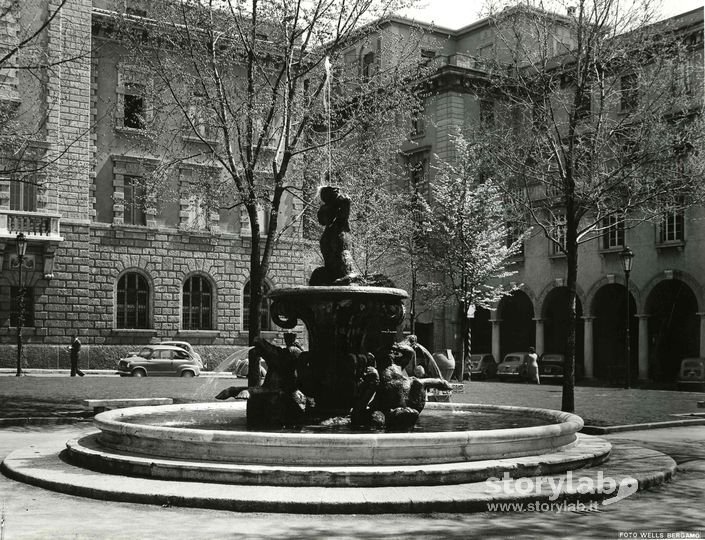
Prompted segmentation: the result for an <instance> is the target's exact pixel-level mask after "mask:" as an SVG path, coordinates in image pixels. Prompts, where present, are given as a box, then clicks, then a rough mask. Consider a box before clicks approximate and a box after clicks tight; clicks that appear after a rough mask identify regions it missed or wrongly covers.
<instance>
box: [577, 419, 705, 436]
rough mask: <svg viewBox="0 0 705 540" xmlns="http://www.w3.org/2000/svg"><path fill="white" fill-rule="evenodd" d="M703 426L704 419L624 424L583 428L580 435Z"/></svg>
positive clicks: (704, 423)
mask: <svg viewBox="0 0 705 540" xmlns="http://www.w3.org/2000/svg"><path fill="white" fill-rule="evenodd" d="M689 426H705V418H696V419H693V420H668V421H665V422H649V423H647V424H625V425H623V426H584V427H583V429H582V430H580V433H585V434H586V435H607V434H608V433H621V432H623V431H641V430H644V429H663V428H671V427H689Z"/></svg>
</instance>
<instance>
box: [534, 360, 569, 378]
mask: <svg viewBox="0 0 705 540" xmlns="http://www.w3.org/2000/svg"><path fill="white" fill-rule="evenodd" d="M564 365H565V355H562V354H557V353H543V354H542V355H541V358H539V379H540V380H541V382H544V381H545V382H552V381H558V382H561V381H563V366H564Z"/></svg>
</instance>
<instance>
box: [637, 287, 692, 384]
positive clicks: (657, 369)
mask: <svg viewBox="0 0 705 540" xmlns="http://www.w3.org/2000/svg"><path fill="white" fill-rule="evenodd" d="M645 308H646V309H645V313H646V317H645V319H646V323H645V324H644V326H645V327H646V328H647V329H648V340H646V342H645V343H644V345H645V346H647V347H648V351H647V352H646V355H645V359H646V361H647V362H648V369H647V371H648V377H649V378H650V379H651V380H653V381H656V382H662V383H671V382H674V381H675V380H676V379H677V377H678V370H679V367H680V363H681V360H682V359H683V358H688V357H695V356H699V355H700V348H701V347H700V344H701V339H702V336H701V328H700V327H701V317H700V312H699V307H698V299H697V297H696V295H695V293H694V292H693V290H692V288H691V287H690V286H689V285H688V284H687V283H686V282H685V281H684V280H681V279H676V278H673V279H663V280H661V281H659V282H658V283H656V284H655V285H654V287H653V288H652V289H651V290H650V291H649V294H648V296H647V299H646V306H645Z"/></svg>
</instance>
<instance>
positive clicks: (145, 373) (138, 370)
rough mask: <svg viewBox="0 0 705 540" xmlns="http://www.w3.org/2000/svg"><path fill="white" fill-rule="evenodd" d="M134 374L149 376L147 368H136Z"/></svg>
mask: <svg viewBox="0 0 705 540" xmlns="http://www.w3.org/2000/svg"><path fill="white" fill-rule="evenodd" d="M132 376H133V377H146V376H147V372H146V371H145V370H143V369H135V370H133V372H132Z"/></svg>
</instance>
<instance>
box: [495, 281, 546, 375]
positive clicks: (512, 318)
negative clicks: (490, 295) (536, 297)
mask: <svg viewBox="0 0 705 540" xmlns="http://www.w3.org/2000/svg"><path fill="white" fill-rule="evenodd" d="M494 324H495V329H494V330H493V332H496V331H498V332H499V339H496V336H495V335H493V342H494V344H493V347H492V354H494V355H495V357H496V358H497V360H498V361H501V359H502V358H503V357H504V355H505V354H507V353H510V352H514V351H526V350H527V349H528V348H529V347H533V346H534V345H535V342H536V332H535V325H534V306H533V303H532V301H531V299H530V298H529V295H528V294H527V293H526V292H525V291H523V290H516V291H514V292H513V293H512V294H510V295H509V296H505V297H504V298H502V300H500V302H499V304H498V306H497V318H496V319H495V321H494ZM497 342H498V343H497ZM497 346H498V349H499V350H495V348H497Z"/></svg>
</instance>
